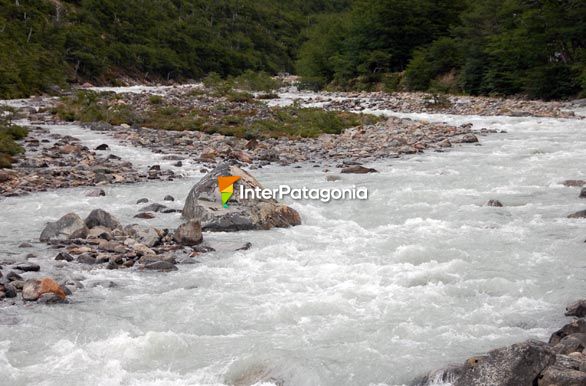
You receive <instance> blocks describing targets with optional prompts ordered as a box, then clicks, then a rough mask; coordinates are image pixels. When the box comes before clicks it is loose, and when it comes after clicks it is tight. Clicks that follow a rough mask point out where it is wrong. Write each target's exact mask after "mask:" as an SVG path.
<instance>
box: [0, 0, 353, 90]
mask: <svg viewBox="0 0 586 386" xmlns="http://www.w3.org/2000/svg"><path fill="white" fill-rule="evenodd" d="M347 7H348V1H346V0H312V1H305V0H287V1H280V0H0V97H18V96H25V95H30V94H34V93H39V92H46V91H50V89H51V88H54V85H57V86H64V85H66V84H67V83H68V82H80V81H98V82H115V81H116V79H118V78H119V77H120V76H129V77H133V78H137V79H139V80H140V79H150V80H158V79H162V80H167V79H178V80H182V79H198V78H201V77H203V76H205V75H206V74H208V73H210V72H216V73H219V74H220V75H223V76H225V75H237V74H240V73H242V72H244V71H245V70H253V71H260V70H263V71H266V72H269V73H277V72H280V71H288V72H293V71H294V64H295V63H294V62H295V58H296V57H297V50H298V48H299V46H300V45H301V43H302V41H303V40H302V39H303V37H302V34H301V32H302V30H303V29H304V28H306V27H307V26H308V25H309V24H310V22H311V18H312V17H313V16H314V15H317V14H320V13H324V12H326V13H331V12H335V11H339V10H341V9H345V8H347Z"/></svg>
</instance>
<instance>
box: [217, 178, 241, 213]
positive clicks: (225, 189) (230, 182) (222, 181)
mask: <svg viewBox="0 0 586 386" xmlns="http://www.w3.org/2000/svg"><path fill="white" fill-rule="evenodd" d="M239 179H240V177H238V176H219V177H218V187H219V188H220V196H222V206H223V207H224V208H227V207H228V200H229V199H230V197H232V195H233V194H234V183H235V182H236V181H238V180H239Z"/></svg>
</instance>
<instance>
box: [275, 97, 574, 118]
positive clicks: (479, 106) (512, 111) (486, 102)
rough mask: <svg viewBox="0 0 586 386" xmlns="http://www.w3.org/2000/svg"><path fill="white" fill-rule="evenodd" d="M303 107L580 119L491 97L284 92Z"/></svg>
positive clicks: (552, 107)
mask: <svg viewBox="0 0 586 386" xmlns="http://www.w3.org/2000/svg"><path fill="white" fill-rule="evenodd" d="M283 97H286V98H290V99H291V100H292V101H298V102H301V103H303V104H306V105H319V106H321V107H323V108H326V109H333V110H344V111H371V110H391V111H394V112H406V113H430V114H455V115H487V116H489V115H490V116H494V115H503V116H512V117H526V116H533V117H550V118H573V119H581V117H578V116H576V115H575V114H574V112H573V111H569V109H568V108H569V105H568V104H567V103H566V102H543V101H537V100H526V99H519V98H517V99H515V98H493V97H483V96H463V95H447V94H429V93H421V92H398V93H393V94H388V93H384V92H320V93H319V94H317V93H315V94H314V93H306V94H303V93H301V94H297V95H296V93H295V92H293V93H284V94H283Z"/></svg>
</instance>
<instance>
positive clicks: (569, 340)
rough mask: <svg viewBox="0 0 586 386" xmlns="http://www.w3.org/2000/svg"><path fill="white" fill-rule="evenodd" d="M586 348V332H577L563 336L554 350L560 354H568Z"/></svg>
mask: <svg viewBox="0 0 586 386" xmlns="http://www.w3.org/2000/svg"><path fill="white" fill-rule="evenodd" d="M585 348H586V334H584V333H575V334H572V335H568V336H565V337H563V338H562V340H560V342H559V343H558V344H556V345H555V346H554V347H553V350H554V351H555V352H556V353H558V354H564V355H568V354H570V353H573V352H582V350H584V349H585Z"/></svg>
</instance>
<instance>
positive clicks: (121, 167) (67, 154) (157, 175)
mask: <svg viewBox="0 0 586 386" xmlns="http://www.w3.org/2000/svg"><path fill="white" fill-rule="evenodd" d="M19 143H20V144H21V146H23V148H24V149H25V152H24V153H23V154H20V155H17V156H15V157H14V159H15V161H16V162H15V163H14V164H13V166H12V169H1V170H0V196H19V195H23V194H27V193H31V192H43V191H47V190H54V189H60V188H73V187H79V186H102V185H107V184H122V183H136V182H144V181H148V180H163V181H166V180H172V179H173V178H176V176H175V174H174V172H173V171H172V170H160V168H153V169H151V170H143V171H139V170H137V169H136V168H135V167H134V166H133V164H132V163H131V162H130V161H126V160H123V159H121V158H120V157H118V156H116V155H114V154H108V152H106V150H108V145H106V144H102V145H99V146H98V147H96V148H95V149H90V148H88V147H87V146H84V145H83V144H82V143H81V141H80V140H79V139H78V138H76V137H72V136H69V135H60V134H56V133H52V132H51V130H50V129H49V128H47V127H41V126H33V127H30V128H29V135H28V137H26V138H24V139H23V140H21V141H19ZM88 194H89V195H93V194H98V195H99V194H100V192H99V190H97V191H96V190H95V189H94V190H90V191H88Z"/></svg>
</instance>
